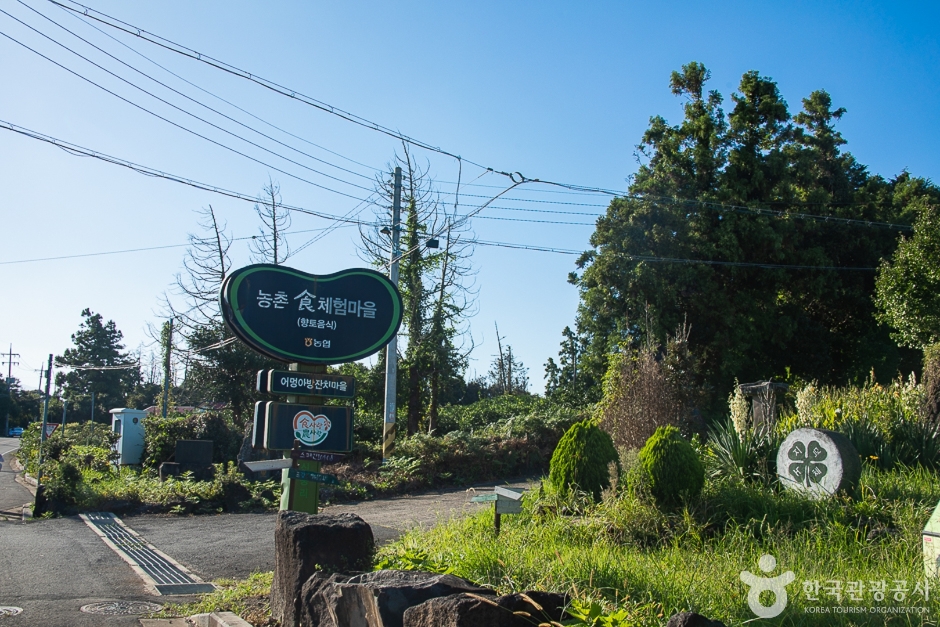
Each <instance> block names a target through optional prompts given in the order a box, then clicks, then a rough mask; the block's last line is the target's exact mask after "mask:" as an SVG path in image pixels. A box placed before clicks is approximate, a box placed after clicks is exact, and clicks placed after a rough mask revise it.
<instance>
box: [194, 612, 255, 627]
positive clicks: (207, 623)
mask: <svg viewBox="0 0 940 627" xmlns="http://www.w3.org/2000/svg"><path fill="white" fill-rule="evenodd" d="M189 620H190V621H192V622H193V624H195V625H196V627H251V623H249V622H248V621H246V620H244V619H243V618H242V617H240V616H239V615H238V614H233V613H232V612H212V613H210V614H196V615H195V616H190V617H189Z"/></svg>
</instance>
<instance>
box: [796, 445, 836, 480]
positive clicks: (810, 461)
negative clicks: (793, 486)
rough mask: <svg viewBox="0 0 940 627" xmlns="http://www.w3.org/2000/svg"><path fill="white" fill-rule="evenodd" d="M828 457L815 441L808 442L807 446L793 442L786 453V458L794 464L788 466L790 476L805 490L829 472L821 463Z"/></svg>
mask: <svg viewBox="0 0 940 627" xmlns="http://www.w3.org/2000/svg"><path fill="white" fill-rule="evenodd" d="M828 456H829V453H827V452H826V449H824V448H823V447H822V446H820V444H819V442H817V441H816V440H810V441H809V444H808V445H807V444H804V443H803V442H794V443H793V446H791V447H790V450H789V452H788V453H787V457H789V458H790V459H791V460H793V462H794V463H792V464H790V475H791V476H792V477H793V478H794V479H796V480H797V481H798V482H800V483H801V484H803V485H804V486H806V487H807V488H809V487H812V484H814V483H816V484H818V483H819V482H820V481H822V478H823V477H825V476H826V473H827V472H829V468H828V467H827V466H826V464H825V463H823V462H824V460H825V459H826V457H828Z"/></svg>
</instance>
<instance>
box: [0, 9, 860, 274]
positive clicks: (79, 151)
mask: <svg viewBox="0 0 940 627" xmlns="http://www.w3.org/2000/svg"><path fill="white" fill-rule="evenodd" d="M50 1H52V0H50ZM0 128H3V129H5V130H9V131H13V132H14V133H18V134H20V135H25V136H27V137H31V138H33V139H37V140H39V141H43V142H46V143H49V144H52V145H54V146H57V147H59V148H61V149H63V150H65V151H67V152H70V153H72V154H76V155H79V156H86V157H93V158H96V159H100V160H102V161H106V162H108V163H112V164H114V165H120V166H122V167H125V168H128V169H131V170H134V171H136V172H139V173H141V174H145V175H147V176H154V177H159V178H164V179H167V180H171V181H174V182H177V183H182V184H184V185H188V186H190V187H195V188H197V189H202V190H205V191H210V192H214V193H217V194H221V195H224V196H229V197H231V198H237V199H239V200H246V201H249V202H258V200H257V199H256V198H252V197H250V196H248V195H247V194H241V193H239V192H234V191H231V190H227V189H224V188H220V187H215V186H212V185H208V184H205V183H200V182H198V181H194V180H191V179H186V178H183V177H179V176H175V175H172V174H169V173H166V172H162V171H160V170H155V169H153V168H148V167H146V166H142V165H139V164H136V163H133V162H130V161H126V160H123V159H119V158H117V157H112V156H110V155H106V154H104V153H98V152H95V151H92V150H89V149H87V148H83V147H81V146H78V145H76V144H71V143H68V142H63V141H62V140H58V139H56V138H54V137H50V136H47V135H42V134H40V133H36V132H35V131H30V130H29V129H26V128H23V127H20V126H17V125H14V124H12V123H10V122H6V121H3V120H0ZM523 182H524V181H519V182H515V183H513V185H511V186H509V187H507V188H506V189H505V190H503V192H501V193H500V194H497V195H496V196H494V197H493V198H491V199H490V200H489V201H488V202H486V203H483V204H482V205H480V206H479V207H477V208H475V209H474V210H473V211H471V212H470V213H467V214H465V215H463V216H460V219H459V220H457V221H455V222H453V223H451V224H449V225H446V226H445V227H442V228H441V229H439V230H438V231H437V232H435V233H433V234H431V235H430V236H429V237H437V236H440V235H441V234H442V233H444V232H445V231H446V230H447V229H448V228H454V227H455V226H459V225H461V224H463V223H465V222H466V221H467V220H469V219H470V218H472V217H474V216H476V215H477V214H478V213H479V212H481V211H483V210H484V209H485V208H486V207H487V206H488V205H489V204H490V203H491V202H493V201H495V200H497V199H498V198H499V197H500V196H502V194H505V193H508V192H510V191H511V190H512V189H514V188H515V187H516V186H518V185H521V184H522V183H523ZM358 200H360V201H361V202H364V203H370V204H376V203H374V202H370V201H369V200H368V199H363V198H360V199H358ZM278 206H280V207H283V208H284V209H287V210H289V211H297V212H300V213H305V214H309V215H313V216H316V217H321V218H324V219H327V220H336V221H342V222H346V223H349V224H371V225H373V226H378V224H376V223H366V222H363V221H361V220H352V219H349V218H344V217H341V216H334V215H329V214H323V213H320V212H316V211H311V210H309V209H304V208H302V207H294V206H291V205H284V204H281V205H278ZM468 241H473V242H475V243H479V244H481V245H484V246H503V247H506V248H513V247H515V248H526V247H527V245H524V244H511V243H507V242H485V241H483V240H468ZM420 245H421V244H419V245H416V246H413V247H412V248H410V249H408V250H406V251H404V252H402V253H401V254H400V255H399V258H402V257H404V256H405V255H407V254H409V253H410V252H412V251H413V250H414V249H416V248H417V247H418V246H420ZM179 246H180V245H178V244H174V245H172V246H167V248H170V247H179ZM528 248H530V249H532V250H538V249H539V247H533V246H529V247H528ZM545 252H562V253H563V254H581V252H578V251H570V250H568V251H565V250H564V249H550V250H549V249H545ZM622 256H625V257H627V258H628V259H630V260H632V261H649V262H658V263H684V264H706V265H720V266H737V267H758V268H767V269H799V270H854V271H875V270H877V268H868V267H866V268H862V267H843V266H809V265H785V264H768V263H748V262H733V261H712V260H704V259H677V258H668V257H648V256H642V255H628V254H623V255H622ZM4 263H17V262H4Z"/></svg>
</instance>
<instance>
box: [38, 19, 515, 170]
mask: <svg viewBox="0 0 940 627" xmlns="http://www.w3.org/2000/svg"><path fill="white" fill-rule="evenodd" d="M49 2H51V3H52V4H54V5H56V6H58V7H60V8H62V9H65V10H67V11H72V12H73V13H76V14H78V15H82V16H84V17H87V18H90V19H93V20H95V21H97V22H99V23H101V24H104V25H105V26H109V27H111V28H114V29H116V30H120V31H123V32H124V33H127V34H129V35H132V36H134V37H138V38H140V39H142V40H144V41H147V42H149V43H151V44H154V45H156V46H159V47H161V48H164V49H166V50H169V51H171V52H175V53H176V54H179V55H182V56H184V57H188V58H190V59H193V60H195V61H199V62H200V63H204V64H206V65H209V66H210V67H214V68H216V69H218V70H222V71H224V72H227V73H229V74H231V75H233V76H237V77H239V78H243V79H245V80H248V81H251V82H252V83H255V84H257V85H260V86H262V87H264V88H266V89H269V90H271V91H273V92H275V93H277V94H280V95H282V96H286V97H288V98H291V99H293V100H296V101H298V102H302V103H304V104H306V105H308V106H311V107H314V108H316V109H319V110H321V111H324V112H326V113H329V114H331V115H334V116H337V117H339V118H341V119H344V120H346V121H347V122H351V123H353V124H356V125H358V126H361V127H363V128H367V129H370V130H373V131H376V132H379V133H382V134H384V135H387V136H389V137H393V138H395V139H397V140H399V141H403V142H406V143H408V144H410V145H413V146H415V147H418V148H423V149H424V150H428V151H431V152H436V153H439V154H442V155H445V156H448V157H451V158H453V159H457V160H458V161H465V162H467V163H469V164H470V165H473V166H476V167H478V168H482V169H484V170H487V171H490V172H494V173H496V174H502V175H503V176H507V177H510V178H512V175H513V174H518V173H510V172H504V171H501V170H497V169H495V168H491V167H487V166H484V165H482V164H480V163H477V162H475V161H471V160H470V159H466V158H465V157H461V156H460V155H457V154H455V153H452V152H449V151H447V150H444V149H443V148H440V147H437V146H433V145H431V144H429V143H427V142H424V141H421V140H419V139H416V138H414V137H409V136H408V135H405V134H403V133H401V132H399V131H396V130H393V129H391V128H388V127H386V126H383V125H381V124H378V123H376V122H372V121H371V120H368V119H366V118H364V117H361V116H359V115H356V114H355V113H351V112H349V111H345V110H343V109H340V108H339V107H336V106H333V105H331V104H328V103H326V102H323V101H322V100H318V99H316V98H312V97H310V96H307V95H305V94H303V93H301V92H300V91H297V90H295V89H291V88H289V87H285V86H283V85H280V84H278V83H276V82H274V81H272V80H269V79H266V78H264V77H261V76H258V75H256V74H252V73H251V72H247V71H245V70H242V69H240V68H237V67H235V66H233V65H230V64H228V63H226V62H224V61H220V60H219V59H215V58H213V57H211V56H209V55H207V54H203V53H201V52H198V51H197V50H193V49H192V48H188V47H186V46H183V45H182V44H178V43H176V42H174V41H171V40H169V39H167V38H165V37H161V36H159V35H156V34H154V33H150V32H148V31H146V30H144V29H142V28H140V27H138V26H134V25H133V24H129V23H127V22H124V21H122V20H119V19H117V18H115V17H112V16H110V15H108V14H106V13H103V12H101V11H97V10H95V9H92V8H91V7H88V6H86V5H83V4H81V3H78V2H73V1H72V0H65V2H68V4H65V3H64V2H59V1H58V0H49ZM69 5H74V6H69ZM75 7H81V8H80V9H77V8H75Z"/></svg>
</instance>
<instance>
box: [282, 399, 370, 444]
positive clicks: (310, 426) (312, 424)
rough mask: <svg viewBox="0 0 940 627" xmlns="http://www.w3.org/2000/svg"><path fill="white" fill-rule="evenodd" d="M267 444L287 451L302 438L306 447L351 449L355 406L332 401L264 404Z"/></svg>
mask: <svg viewBox="0 0 940 627" xmlns="http://www.w3.org/2000/svg"><path fill="white" fill-rule="evenodd" d="M264 413H265V422H264V448H266V449H268V450H269V451H287V450H290V449H292V448H294V440H299V441H300V444H301V446H302V447H303V448H305V449H312V450H315V451H327V452H349V451H351V450H352V436H353V434H352V409H351V408H349V407H336V406H329V405H301V404H299V403H277V402H274V401H271V402H269V403H267V404H266V406H265V412H264Z"/></svg>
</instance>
